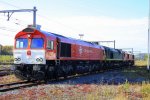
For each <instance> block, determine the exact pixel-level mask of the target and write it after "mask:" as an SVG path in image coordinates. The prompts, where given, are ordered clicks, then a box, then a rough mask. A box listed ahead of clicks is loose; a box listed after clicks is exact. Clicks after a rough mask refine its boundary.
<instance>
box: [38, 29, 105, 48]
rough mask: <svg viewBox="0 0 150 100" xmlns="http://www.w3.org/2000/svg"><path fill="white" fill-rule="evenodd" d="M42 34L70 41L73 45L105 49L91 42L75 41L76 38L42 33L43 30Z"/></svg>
mask: <svg viewBox="0 0 150 100" xmlns="http://www.w3.org/2000/svg"><path fill="white" fill-rule="evenodd" d="M40 32H41V33H43V34H45V35H46V36H54V37H58V38H60V39H65V40H68V42H71V43H75V42H76V43H78V44H81V45H88V46H94V47H97V48H102V49H103V47H102V46H100V45H97V44H95V43H91V42H87V41H84V40H80V39H75V38H71V37H66V36H63V35H59V34H56V33H52V32H46V31H42V30H40Z"/></svg>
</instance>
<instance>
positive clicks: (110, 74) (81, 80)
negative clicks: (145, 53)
mask: <svg viewBox="0 0 150 100" xmlns="http://www.w3.org/2000/svg"><path fill="white" fill-rule="evenodd" d="M143 70H144V71H145V72H144V71H143ZM138 71H139V72H138ZM140 72H142V73H140ZM145 73H147V71H146V69H145V67H138V69H137V68H136V70H135V69H134V67H133V68H131V69H128V70H126V69H122V70H115V71H107V72H101V73H95V74H90V75H89V74H88V75H81V76H76V77H72V78H68V79H65V80H61V81H57V82H51V81H49V82H48V84H70V85H75V84H103V85H105V84H107V85H119V84H124V83H126V82H128V83H131V84H141V83H142V82H144V81H145V82H149V79H150V74H149V73H147V75H145ZM143 75H144V76H143Z"/></svg>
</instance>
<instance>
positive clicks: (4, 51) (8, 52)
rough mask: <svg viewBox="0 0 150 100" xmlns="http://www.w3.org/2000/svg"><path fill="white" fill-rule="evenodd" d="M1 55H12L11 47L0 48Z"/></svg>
mask: <svg viewBox="0 0 150 100" xmlns="http://www.w3.org/2000/svg"><path fill="white" fill-rule="evenodd" d="M0 54H1V55H13V46H0Z"/></svg>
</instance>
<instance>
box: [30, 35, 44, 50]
mask: <svg viewBox="0 0 150 100" xmlns="http://www.w3.org/2000/svg"><path fill="white" fill-rule="evenodd" d="M43 45H44V40H43V39H42V38H33V39H32V41H31V48H38V49H40V48H43Z"/></svg>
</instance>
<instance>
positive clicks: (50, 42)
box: [47, 40, 54, 50]
mask: <svg viewBox="0 0 150 100" xmlns="http://www.w3.org/2000/svg"><path fill="white" fill-rule="evenodd" d="M47 49H50V50H53V49H54V41H51V40H47Z"/></svg>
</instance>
